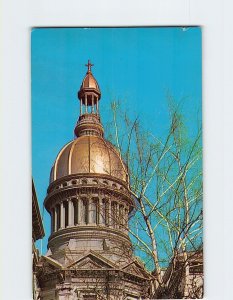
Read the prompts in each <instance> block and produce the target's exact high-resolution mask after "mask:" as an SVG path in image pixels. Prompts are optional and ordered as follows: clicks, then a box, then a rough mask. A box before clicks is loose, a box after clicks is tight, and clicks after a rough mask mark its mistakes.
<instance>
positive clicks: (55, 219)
mask: <svg viewBox="0 0 233 300" xmlns="http://www.w3.org/2000/svg"><path fill="white" fill-rule="evenodd" d="M87 67H88V70H87V73H86V76H85V77H84V79H83V82H82V84H81V87H80V90H79V92H78V98H79V100H80V116H79V119H78V122H77V124H76V127H75V130H74V132H75V135H76V138H75V139H74V140H72V141H71V142H69V143H68V144H66V145H65V146H64V147H63V148H62V149H61V151H60V152H59V154H58V155H57V158H56V160H55V162H54V165H53V167H52V170H51V174H50V184H49V187H48V191H47V196H46V198H45V200H44V205H45V208H46V209H47V211H48V212H49V214H50V216H51V235H50V237H49V242H48V252H47V254H46V255H45V256H42V257H41V259H40V263H39V264H38V265H37V277H38V281H39V286H40V294H39V296H38V299H41V300H53V299H59V300H65V299H66V300H68V299H69V300H71V299H72V300H78V299H79V300H94V299H119V300H120V299H144V298H146V297H147V295H148V292H149V282H150V279H151V277H150V274H149V273H148V272H147V271H146V270H145V268H144V265H143V264H142V263H141V262H140V261H139V260H138V259H136V258H135V257H134V256H133V251H132V244H131V241H130V239H129V236H128V216H129V214H130V212H131V211H132V210H133V209H134V199H133V197H132V195H131V193H130V186H129V176H128V172H127V166H126V164H125V163H124V161H123V160H122V158H121V155H120V153H118V151H117V150H116V149H115V148H114V146H113V145H112V144H111V143H110V142H109V141H107V140H106V139H105V138H104V130H103V126H102V124H101V120H100V114H99V101H100V99H101V92H100V88H99V85H98V83H97V81H96V79H95V78H94V76H93V74H92V71H91V67H92V65H91V64H90V62H89V61H88V64H87Z"/></svg>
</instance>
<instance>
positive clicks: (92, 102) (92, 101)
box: [91, 95, 94, 114]
mask: <svg viewBox="0 0 233 300" xmlns="http://www.w3.org/2000/svg"><path fill="white" fill-rule="evenodd" d="M91 113H92V114H93V113H94V95H91Z"/></svg>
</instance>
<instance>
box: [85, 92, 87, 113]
mask: <svg viewBox="0 0 233 300" xmlns="http://www.w3.org/2000/svg"><path fill="white" fill-rule="evenodd" d="M85 112H86V113H87V95H85Z"/></svg>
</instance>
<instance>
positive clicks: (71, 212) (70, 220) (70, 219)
mask: <svg viewBox="0 0 233 300" xmlns="http://www.w3.org/2000/svg"><path fill="white" fill-rule="evenodd" d="M73 225H74V205H73V202H72V200H71V199H70V200H69V201H68V226H73Z"/></svg>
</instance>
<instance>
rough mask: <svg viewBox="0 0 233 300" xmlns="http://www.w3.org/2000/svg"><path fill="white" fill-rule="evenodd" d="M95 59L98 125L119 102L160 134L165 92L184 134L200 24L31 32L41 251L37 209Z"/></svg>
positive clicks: (194, 99) (191, 110)
mask: <svg viewBox="0 0 233 300" xmlns="http://www.w3.org/2000/svg"><path fill="white" fill-rule="evenodd" d="M88 59H90V60H91V62H92V63H94V67H93V68H92V71H93V74H94V76H95V78H96V79H97V81H98V83H99V85H100V89H101V93H102V98H101V100H100V113H101V117H102V121H103V123H106V122H108V121H109V105H110V102H111V101H113V100H119V101H120V102H121V103H122V106H123V107H124V108H125V109H127V110H128V111H130V112H132V113H134V114H137V115H140V118H141V120H142V121H143V122H144V124H145V126H146V127H147V128H149V129H150V130H151V131H153V132H154V133H155V134H158V135H160V136H162V135H163V133H164V132H165V130H166V126H167V125H168V109H167V94H170V95H172V96H173V98H174V99H175V101H181V99H183V102H182V103H183V111H184V113H185V116H186V121H187V123H188V125H189V127H188V128H189V131H190V133H192V130H195V125H196V123H195V118H196V112H197V111H201V90H202V84H201V81H202V76H201V60H202V58H201V29H200V28H199V27H186V28H184V27H160V28H159V27H157V28H156V27H154V28H153V27H151V28H150V27H147V28H49V29H48V28H47V29H46V28H38V29H33V30H32V35H31V76H32V77H31V78H32V89H31V93H32V174H33V179H34V182H35V186H36V191H37V196H38V200H39V203H40V208H41V213H42V215H43V221H44V227H45V231H46V237H45V238H44V240H43V252H46V249H47V239H48V237H49V234H50V218H49V215H48V214H47V212H46V211H45V210H43V200H44V198H45V196H46V189H47V187H48V184H49V174H50V169H51V167H52V165H53V162H54V160H55V158H56V155H57V154H58V152H59V150H60V149H61V148H62V147H63V146H64V145H65V144H66V143H67V142H68V141H70V140H72V139H73V138H74V134H73V130H74V126H75V123H76V121H77V118H78V115H79V101H78V100H77V96H76V95H77V91H78V90H79V87H80V85H81V82H82V79H83V77H84V76H85V74H86V67H85V64H86V63H87V60H88Z"/></svg>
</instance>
